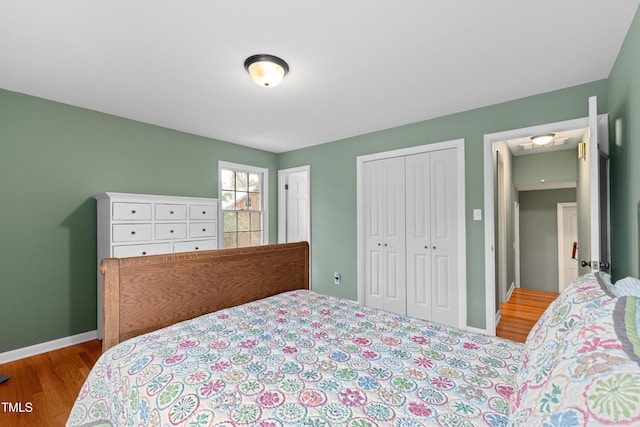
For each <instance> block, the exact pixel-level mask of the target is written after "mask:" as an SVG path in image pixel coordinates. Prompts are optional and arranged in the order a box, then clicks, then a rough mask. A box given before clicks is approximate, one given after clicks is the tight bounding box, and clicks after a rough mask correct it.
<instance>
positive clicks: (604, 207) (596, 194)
mask: <svg viewBox="0 0 640 427" xmlns="http://www.w3.org/2000/svg"><path fill="white" fill-rule="evenodd" d="M608 152H609V140H608V118H607V116H606V115H605V116H600V117H599V116H598V100H597V97H595V96H592V97H590V98H589V138H588V142H587V147H586V154H587V159H586V161H588V167H589V209H588V218H586V221H587V222H588V224H589V225H588V230H589V237H588V239H584V241H583V242H581V247H580V248H579V249H580V252H581V254H580V259H581V264H586V267H585V268H587V269H590V270H591V271H599V270H600V269H601V266H602V267H606V266H608V263H609V259H608V258H609V224H608V222H609V220H608V194H609V176H608V171H609V169H608ZM605 269H608V267H607V268H605Z"/></svg>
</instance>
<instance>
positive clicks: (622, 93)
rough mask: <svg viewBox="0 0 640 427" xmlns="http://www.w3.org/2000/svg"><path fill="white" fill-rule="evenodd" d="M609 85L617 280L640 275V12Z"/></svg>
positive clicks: (612, 213) (632, 25)
mask: <svg viewBox="0 0 640 427" xmlns="http://www.w3.org/2000/svg"><path fill="white" fill-rule="evenodd" d="M608 83H609V88H608V89H609V113H610V116H609V127H610V128H609V131H610V135H611V137H610V138H611V152H610V156H611V257H612V259H613V262H612V265H611V267H612V275H613V276H614V279H618V278H621V277H624V276H635V277H638V276H639V275H640V266H639V264H640V258H639V252H638V240H639V239H640V234H639V231H638V222H639V221H640V217H639V215H640V206H639V205H638V203H639V200H640V167H639V164H640V9H639V10H638V11H637V12H636V16H635V18H634V20H633V23H632V24H631V28H630V29H629V32H628V33H627V36H626V39H625V42H624V44H623V45H622V49H621V50H620V53H619V55H618V58H617V59H616V62H615V64H614V66H613V69H612V71H611V74H610V76H609V79H608Z"/></svg>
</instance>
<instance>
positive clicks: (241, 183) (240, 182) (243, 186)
mask: <svg viewBox="0 0 640 427" xmlns="http://www.w3.org/2000/svg"><path fill="white" fill-rule="evenodd" d="M248 175H249V174H248V173H246V172H237V171H236V191H247V190H248V189H249V178H248Z"/></svg>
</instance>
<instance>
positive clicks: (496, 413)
mask: <svg viewBox="0 0 640 427" xmlns="http://www.w3.org/2000/svg"><path fill="white" fill-rule="evenodd" d="M523 357H524V346H523V345H521V344H518V343H514V342H511V341H508V340H503V339H500V338H496V337H490V336H484V335H479V334H474V333H468V332H465V331H462V330H460V329H456V328H451V327H447V326H443V325H440V324H436V323H432V322H427V321H421V320H417V319H412V318H407V317H403V316H398V315H395V314H391V313H387V312H384V311H380V310H376V309H371V308H365V307H361V306H359V305H357V304H356V303H355V302H353V301H349V300H343V299H338V298H334V297H330V296H325V295H320V294H317V293H314V292H311V291H294V292H288V293H284V294H281V295H277V296H274V297H270V298H267V299H264V300H260V301H255V302H252V303H248V304H244V305H241V306H238V307H234V308H230V309H226V310H221V311H218V312H215V313H211V314H208V315H205V316H202V317H198V318H196V319H193V320H190V321H186V322H182V323H179V324H176V325H173V326H171V327H168V328H165V329H162V330H159V331H157V332H154V333H150V334H147V335H143V336H140V337H137V338H134V339H132V340H129V341H126V342H124V343H121V344H120V345H118V346H116V347H114V348H112V349H110V350H109V351H107V352H106V353H105V354H103V355H102V357H101V358H100V359H99V361H98V362H97V364H96V365H95V367H94V368H93V370H92V371H91V373H90V375H89V377H88V379H87V381H86V383H85V384H84V386H83V387H82V390H81V391H80V394H79V396H78V400H77V401H76V403H75V405H74V407H73V409H72V411H71V414H70V416H69V419H68V425H69V426H79V425H84V426H89V425H113V426H115V425H118V426H172V425H185V426H220V427H222V426H224V427H227V426H260V427H283V426H292V425H296V426H309V427H321V426H351V427H356V426H357V427H367V426H407V427H409V426H430V425H441V426H476V425H477V426H481V425H488V426H502V425H506V424H507V422H508V418H507V417H508V413H509V410H510V409H509V397H510V396H511V395H512V394H513V393H514V388H515V382H514V374H515V372H516V371H517V370H518V369H519V367H520V365H521V363H522V362H523Z"/></svg>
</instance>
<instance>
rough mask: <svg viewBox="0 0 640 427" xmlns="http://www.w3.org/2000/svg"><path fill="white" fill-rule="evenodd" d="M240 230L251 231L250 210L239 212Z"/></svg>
mask: <svg viewBox="0 0 640 427" xmlns="http://www.w3.org/2000/svg"><path fill="white" fill-rule="evenodd" d="M238 231H249V212H238Z"/></svg>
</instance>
